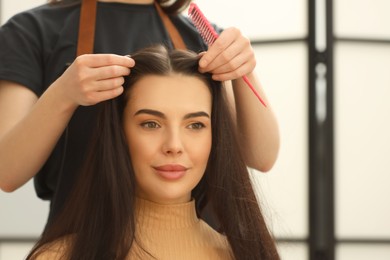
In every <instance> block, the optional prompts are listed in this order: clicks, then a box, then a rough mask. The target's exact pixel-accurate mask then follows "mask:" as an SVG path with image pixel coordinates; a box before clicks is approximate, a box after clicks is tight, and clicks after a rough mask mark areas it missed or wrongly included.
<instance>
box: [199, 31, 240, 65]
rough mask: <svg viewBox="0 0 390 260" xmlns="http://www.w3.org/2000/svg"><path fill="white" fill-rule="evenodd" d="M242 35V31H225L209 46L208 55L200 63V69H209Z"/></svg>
mask: <svg viewBox="0 0 390 260" xmlns="http://www.w3.org/2000/svg"><path fill="white" fill-rule="evenodd" d="M239 34H240V31H239V30H237V29H235V28H228V29H226V30H224V31H223V32H222V33H221V35H220V36H219V37H218V38H217V40H216V41H215V42H214V43H213V44H212V45H211V46H209V49H208V51H207V53H205V54H204V55H203V57H202V58H201V60H200V61H199V66H200V68H205V67H207V66H208V65H209V64H210V63H211V62H212V61H213V60H214V59H215V58H216V57H218V55H220V53H222V52H223V51H224V50H225V49H226V48H228V46H230V45H231V44H232V43H233V42H234V41H235V39H236V38H237V37H238V35H239Z"/></svg>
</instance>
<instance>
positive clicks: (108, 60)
mask: <svg viewBox="0 0 390 260" xmlns="http://www.w3.org/2000/svg"><path fill="white" fill-rule="evenodd" d="M78 60H79V61H80V62H83V63H84V64H85V65H86V66H88V67H90V68H98V67H104V66H111V65H118V66H123V67H128V68H132V67H134V65H135V62H134V60H133V59H132V58H130V57H129V56H121V55H116V54H85V55H81V56H79V57H77V58H76V61H78Z"/></svg>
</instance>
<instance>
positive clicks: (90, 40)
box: [77, 0, 96, 56]
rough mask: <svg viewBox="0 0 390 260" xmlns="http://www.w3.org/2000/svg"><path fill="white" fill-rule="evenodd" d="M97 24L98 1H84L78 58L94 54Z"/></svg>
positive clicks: (78, 42)
mask: <svg viewBox="0 0 390 260" xmlns="http://www.w3.org/2000/svg"><path fill="white" fill-rule="evenodd" d="M95 23H96V0H83V1H82V3H81V9H80V23H79V35H78V41H77V56H79V55H82V54H91V53H93V46H94V40H95Z"/></svg>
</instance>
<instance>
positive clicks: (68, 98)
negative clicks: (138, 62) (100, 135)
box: [52, 54, 134, 107]
mask: <svg viewBox="0 0 390 260" xmlns="http://www.w3.org/2000/svg"><path fill="white" fill-rule="evenodd" d="M133 66H134V60H133V59H131V58H129V57H126V56H119V55H114V54H87V55H81V56H79V57H77V58H76V60H75V61H74V62H73V63H72V64H71V65H70V66H69V68H68V69H67V70H66V71H65V72H64V74H63V75H62V76H61V77H59V78H58V79H57V80H56V82H55V83H53V85H52V86H53V87H54V88H57V90H58V91H59V92H60V93H59V95H61V96H62V97H63V99H62V100H63V101H65V102H68V105H70V106H71V107H77V106H79V105H82V106H89V105H94V104H97V103H99V102H101V101H104V100H108V99H112V98H115V97H117V96H119V95H120V94H122V92H123V86H122V85H123V83H124V78H123V76H126V75H129V73H130V68H131V67H133Z"/></svg>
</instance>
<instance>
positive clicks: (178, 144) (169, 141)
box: [162, 130, 183, 155]
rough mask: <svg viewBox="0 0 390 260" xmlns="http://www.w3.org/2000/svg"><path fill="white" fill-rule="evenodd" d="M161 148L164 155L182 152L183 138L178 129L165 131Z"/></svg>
mask: <svg viewBox="0 0 390 260" xmlns="http://www.w3.org/2000/svg"><path fill="white" fill-rule="evenodd" d="M162 149H163V152H164V153H165V154H166V155H178V154H181V153H183V140H182V138H181V136H180V133H179V131H175V130H169V131H167V133H166V135H165V140H164V144H163V147H162Z"/></svg>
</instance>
